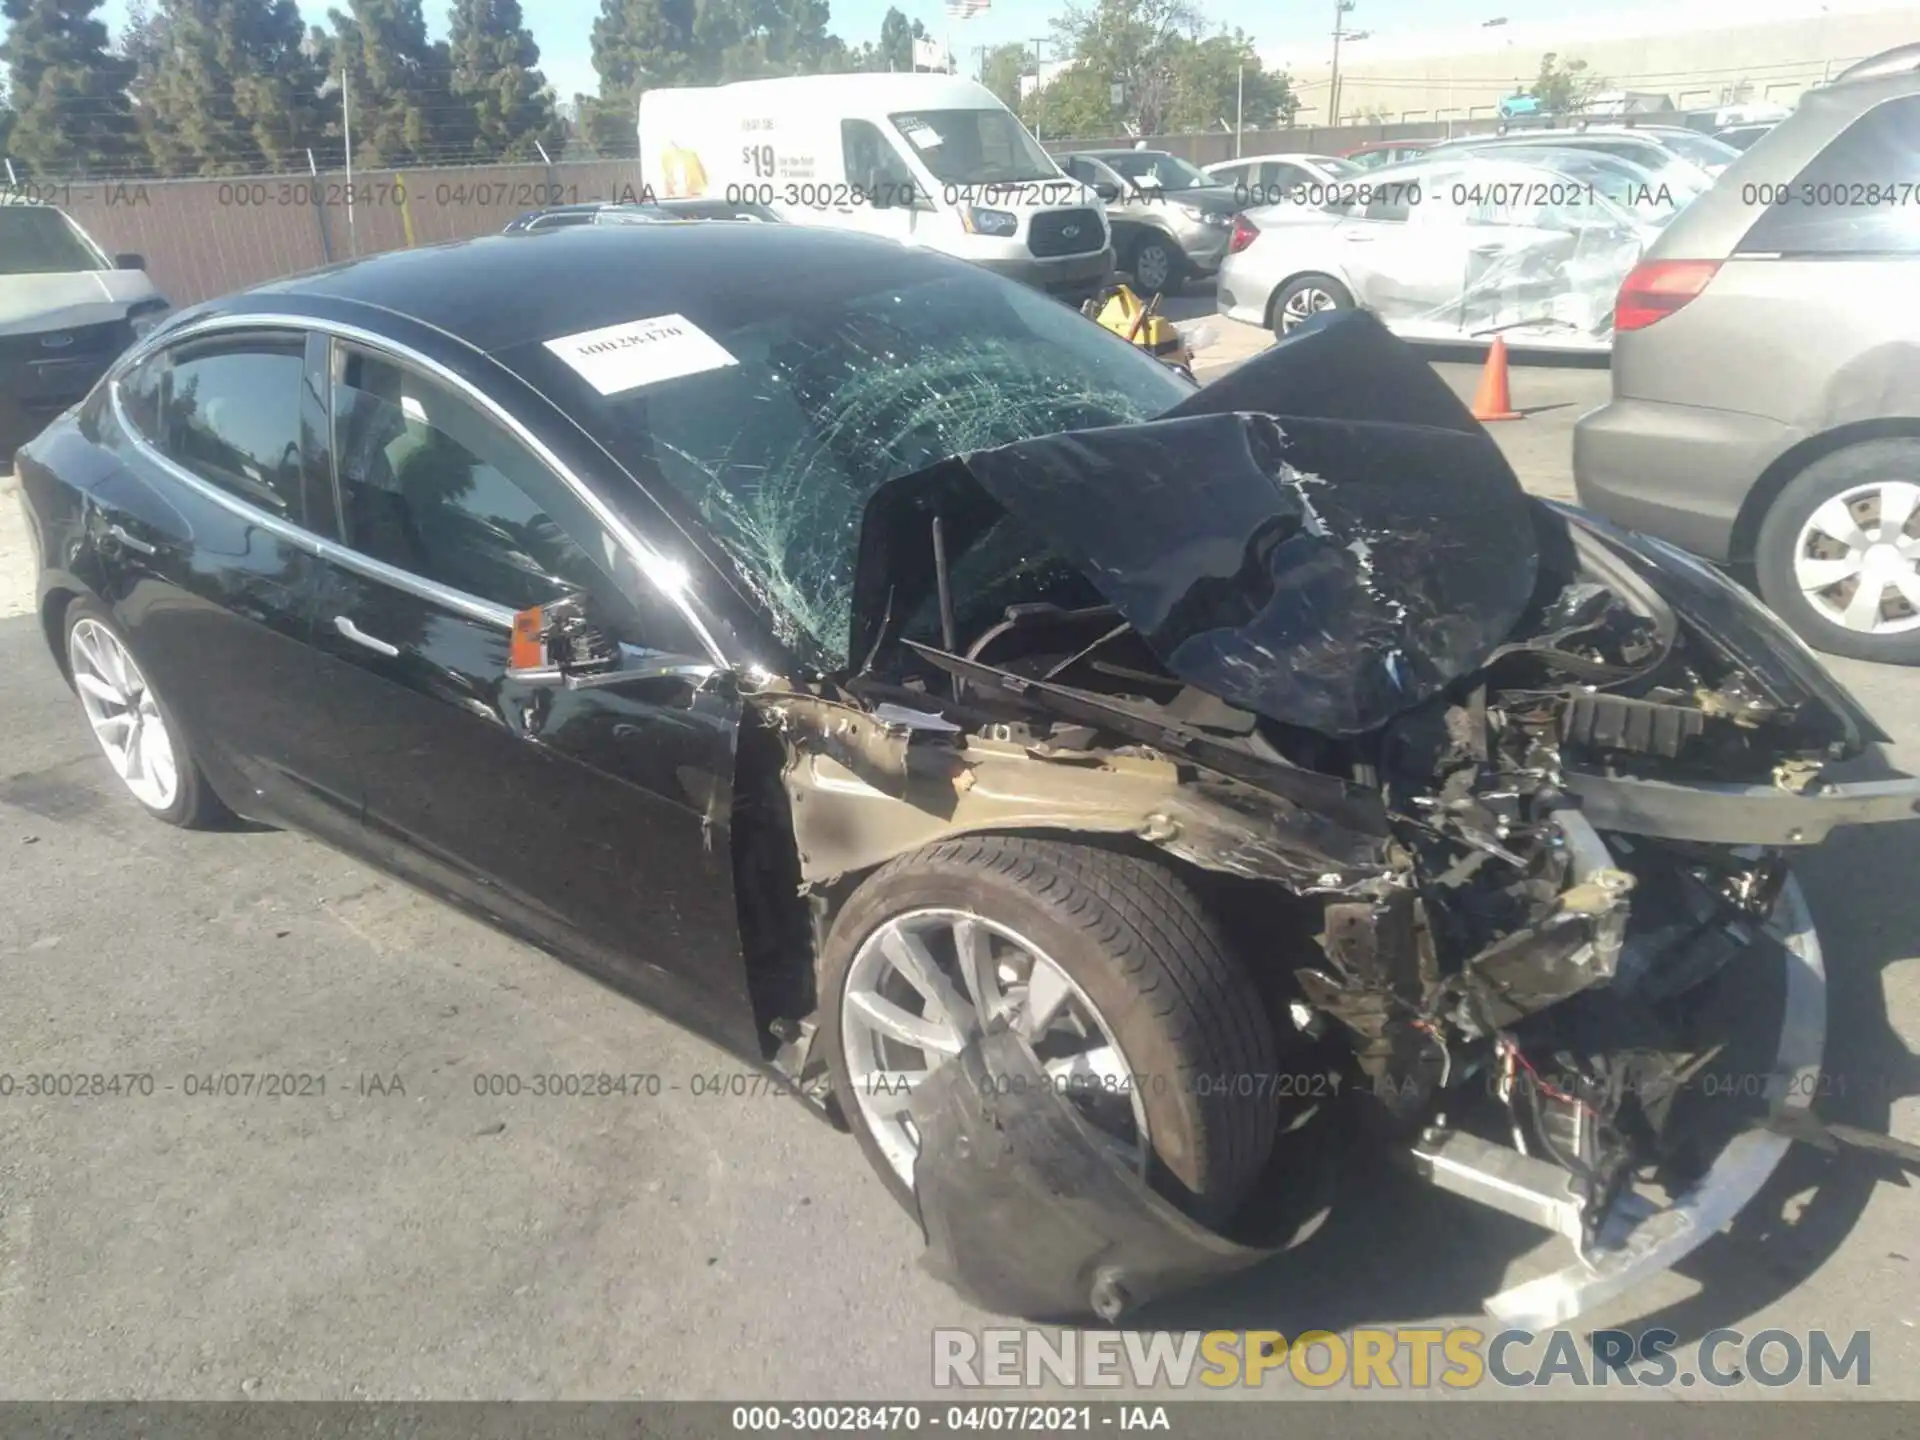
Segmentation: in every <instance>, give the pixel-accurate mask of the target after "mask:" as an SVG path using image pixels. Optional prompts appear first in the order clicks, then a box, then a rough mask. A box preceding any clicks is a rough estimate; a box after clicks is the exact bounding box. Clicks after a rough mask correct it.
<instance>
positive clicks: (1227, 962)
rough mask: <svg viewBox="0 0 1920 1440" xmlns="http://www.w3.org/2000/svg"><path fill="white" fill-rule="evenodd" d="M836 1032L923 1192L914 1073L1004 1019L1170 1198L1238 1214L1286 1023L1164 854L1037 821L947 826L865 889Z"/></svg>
mask: <svg viewBox="0 0 1920 1440" xmlns="http://www.w3.org/2000/svg"><path fill="white" fill-rule="evenodd" d="M821 972H822V973H821V986H820V995H821V998H822V1001H823V1004H822V1011H823V1018H822V1025H821V1040H822V1042H823V1043H824V1044H825V1046H826V1053H827V1058H828V1064H829V1066H830V1067H831V1070H832V1074H833V1082H834V1088H835V1091H836V1092H837V1094H838V1095H839V1097H840V1100H841V1105H842V1108H843V1109H844V1111H845V1112H846V1115H847V1118H848V1120H849V1122H850V1123H851V1125H852V1127H853V1130H854V1133H855V1134H856V1135H857V1136H858V1138H859V1141H860V1145H861V1148H862V1149H863V1150H864V1151H865V1152H866V1155H867V1158H868V1160H869V1161H871V1162H872V1164H873V1166H874V1169H875V1170H876V1171H877V1172H878V1173H879V1175H880V1178H881V1179H882V1180H883V1181H884V1182H885V1183H886V1185H887V1187H888V1189H889V1190H891V1191H892V1192H893V1194H894V1196H895V1197H896V1198H897V1199H899V1200H900V1201H901V1203H902V1204H903V1205H906V1206H907V1207H908V1208H909V1209H911V1208H913V1201H912V1197H913V1174H914V1165H915V1161H916V1159H917V1157H918V1155H919V1144H920V1140H919V1135H918V1133H917V1131H916V1129H915V1127H914V1124H913V1120H912V1118H911V1115H910V1113H909V1105H910V1101H911V1098H912V1094H913V1091H914V1089H915V1087H916V1086H917V1085H918V1084H919V1083H920V1082H922V1081H923V1080H925V1079H926V1077H927V1076H929V1075H931V1074H932V1073H933V1072H934V1071H935V1070H936V1069H938V1068H939V1067H940V1066H941V1065H943V1064H945V1063H946V1062H947V1061H948V1060H950V1059H951V1058H952V1057H953V1056H954V1055H956V1054H958V1053H959V1052H960V1051H961V1050H962V1049H963V1048H964V1047H965V1046H966V1045H967V1044H968V1043H970V1041H971V1040H972V1038H973V1037H975V1036H976V1035H978V1034H979V1033H980V1031H981V1029H982V1028H983V1026H984V1025H985V1024H986V1023H988V1022H989V1021H990V1020H991V1019H993V1018H997V1017H1002V1016H1004V1017H1006V1019H1007V1021H1008V1023H1009V1024H1010V1025H1011V1026H1012V1027H1013V1028H1014V1029H1015V1030H1017V1031H1019V1032H1020V1033H1021V1034H1022V1035H1023V1036H1024V1037H1025V1038H1026V1039H1027V1041H1028V1042H1029V1043H1030V1044H1031V1045H1032V1046H1033V1048H1034V1053H1035V1055H1036V1058H1037V1059H1038V1060H1039V1062H1040V1064H1041V1066H1042V1068H1043V1069H1044V1070H1045V1072H1046V1073H1047V1075H1048V1076H1049V1077H1050V1078H1051V1079H1052V1081H1053V1082H1054V1084H1055V1086H1056V1088H1057V1090H1058V1092H1059V1093H1060V1094H1061V1095H1063V1096H1064V1097H1065V1098H1066V1099H1067V1101H1068V1103H1070V1104H1072V1105H1073V1106H1074V1107H1075V1109H1076V1110H1077V1111H1078V1112H1079V1114H1080V1116H1081V1118H1083V1119H1084V1120H1086V1121H1087V1122H1088V1123H1089V1124H1090V1125H1091V1126H1092V1127H1093V1129H1094V1130H1095V1131H1096V1132H1098V1133H1099V1134H1100V1135H1101V1136H1102V1137H1103V1139H1104V1140H1105V1141H1106V1143H1107V1144H1108V1146H1109V1148H1110V1150H1111V1152H1112V1153H1113V1155H1114V1157H1115V1158H1116V1159H1118V1160H1119V1161H1120V1162H1121V1163H1123V1164H1125V1165H1128V1166H1129V1167H1131V1168H1133V1169H1134V1170H1135V1171H1136V1173H1138V1174H1139V1175H1140V1176H1141V1177H1142V1178H1143V1179H1144V1180H1146V1181H1147V1182H1148V1183H1149V1184H1151V1185H1153V1186H1154V1187H1155V1188H1156V1189H1158V1190H1159V1191H1160V1193H1161V1194H1163V1195H1165V1196H1166V1197H1167V1198H1168V1199H1169V1200H1171V1201H1173V1202H1174V1203H1175V1204H1176V1205H1178V1206H1180V1207H1181V1208H1182V1209H1184V1210H1185V1211H1186V1212H1187V1213H1188V1214H1190V1215H1192V1216H1193V1217H1194V1218H1195V1219H1197V1220H1199V1221H1200V1222H1201V1223H1203V1224H1217V1223H1219V1222H1221V1221H1223V1220H1225V1219H1226V1218H1227V1217H1228V1216H1230V1215H1231V1214H1232V1213H1233V1212H1234V1210H1236V1209H1237V1208H1238V1207H1239V1205H1240V1204H1241V1202H1242V1201H1244V1200H1245V1199H1246V1197H1247V1195H1248V1194H1249V1192H1250V1191H1251V1190H1252V1188H1253V1186H1254V1183H1255V1182H1256V1181H1257V1180H1258V1179H1259V1177H1260V1174H1261V1171H1262V1170H1263V1169H1264V1167H1265V1165H1266V1162H1267V1158H1268V1155H1269V1153H1270V1152H1271V1150H1272V1146H1273V1141H1274V1134H1275V1131H1276V1128H1277V1125H1278V1117H1279V1100H1278V1097H1277V1094H1276V1088H1275V1086H1274V1085H1273V1084H1271V1083H1270V1077H1271V1075H1272V1073H1273V1071H1274V1067H1275V1045H1274V1035H1273V1029H1272V1026H1271V1023H1270V1022H1269V1020H1268V1018H1267V1012H1266V1009H1265V1007H1264V1006H1263V1004H1262V1002H1261V997H1260V994H1259V992H1258V990H1257V989H1256V987H1255V986H1254V983H1253V980H1252V978H1251V977H1250V976H1249V975H1248V974H1247V973H1246V972H1245V970H1244V969H1242V968H1241V966H1240V965H1239V963H1238V962H1237V961H1236V960H1235V959H1234V958H1233V957H1232V956H1231V955H1230V954H1229V952H1228V948H1227V945H1226V942H1225V940H1224V938H1223V936H1222V934H1221V932H1220V930H1219V928H1218V926H1217V924H1216V922H1215V921H1214V920H1213V919H1212V918H1211V917H1210V916H1209V915H1208V914H1207V912H1206V911H1205V910H1204V909H1203V908H1202V906H1201V905H1200V903H1199V901H1198V900H1197V899H1196V897H1195V896H1194V895H1193V893H1192V892H1191V891H1190V890H1189V889H1188V888H1187V887H1186V886H1185V885H1184V884H1183V883H1182V882H1181V880H1180V878H1179V877H1178V876H1177V875H1176V874H1174V873H1173V871H1171V870H1170V869H1168V868H1167V867H1165V866H1164V865H1159V864H1155V863H1153V862H1151V861H1148V860H1144V859H1140V858H1137V857H1134V856H1130V855H1122V854H1117V853H1115V852H1112V851H1108V850H1101V849H1097V848H1095V847H1092V846H1088V845H1080V844H1073V843H1068V842H1063V841H1052V840H1037V839H1032V838H1029V837H1024V836H1010V835H978V836H967V837H962V838H959V839H954V840H948V841H942V842H940V843H939V844H936V845H931V846H928V847H927V848H926V849H924V850H920V851H917V852H915V853H914V854H911V855H906V856H903V857H901V858H900V859H898V860H894V861H891V862H890V863H888V864H887V865H885V866H882V867H881V868H880V869H879V870H877V871H875V872H874V873H873V874H872V875H871V876H869V877H868V878H867V879H866V880H865V881H864V882H862V884H861V885H860V886H859V888H858V889H856V890H855V891H854V893H853V894H852V895H851V896H850V897H849V898H848V900H847V903H846V905H845V906H844V907H843V908H842V910H841V912H840V914H839V916H838V917H837V918H836V919H835V921H834V924H833V929H832V932H831V934H830V935H829V937H828V941H827V944H826V947H825V950H824V952H823V954H822V957H821Z"/></svg>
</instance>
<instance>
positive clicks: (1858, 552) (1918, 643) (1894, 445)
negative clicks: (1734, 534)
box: [1754, 437, 1920, 665]
mask: <svg viewBox="0 0 1920 1440" xmlns="http://www.w3.org/2000/svg"><path fill="white" fill-rule="evenodd" d="M1754 569H1755V572H1756V576H1757V578H1758V580H1759V583H1760V593H1761V595H1762V597H1764V598H1765V600H1766V602H1767V604H1768V605H1770V606H1771V607H1772V608H1773V610H1774V612H1775V613H1776V614H1778V615H1779V616H1780V618H1781V619H1783V620H1785V621H1786V622H1787V623H1788V624H1789V625H1791V626H1792V627H1793V629H1794V630H1795V631H1796V632H1797V633H1798V634H1799V635H1800V637H1801V638H1802V639H1803V640H1805V641H1806V642H1807V643H1808V644H1809V645H1812V646H1813V647H1814V648H1815V649H1818V650H1825V651H1827V652H1829V653H1830V654H1834V655H1848V656H1852V657H1853V658H1854V659H1857V660H1879V661H1885V662H1888V663H1892V664H1904V665H1912V664H1920V439H1914V438H1911V437H1897V438H1893V439H1887V440H1869V441H1867V442H1865V443H1864V444H1860V445H1850V446H1848V447H1847V448H1846V449H1844V450H1837V451H1835V452H1834V453H1833V454H1831V455H1827V456H1823V457H1822V458H1821V459H1819V460H1816V461H1815V462H1814V463H1813V464H1811V465H1809V466H1808V467H1807V468H1806V469H1805V470H1803V471H1801V472H1800V474H1799V475H1797V476H1796V477H1794V479H1793V481H1792V483H1791V484H1789V485H1788V486H1787V488H1786V489H1784V490H1782V491H1781V492H1780V495H1779V498H1777V499H1776V500H1775V501H1774V502H1773V507H1772V509H1770V510H1769V511H1768V512H1767V518H1766V520H1765V522H1764V523H1762V525H1761V527H1760V536H1759V539H1758V540H1757V542H1756V543H1755V547H1754Z"/></svg>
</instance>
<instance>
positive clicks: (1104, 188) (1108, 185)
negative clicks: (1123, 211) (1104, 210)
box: [1093, 180, 1120, 205]
mask: <svg viewBox="0 0 1920 1440" xmlns="http://www.w3.org/2000/svg"><path fill="white" fill-rule="evenodd" d="M1093 193H1094V194H1096V195H1098V196H1099V197H1100V198H1101V199H1102V200H1104V201H1106V202H1107V203H1108V204H1109V205H1111V204H1112V203H1113V202H1114V201H1115V200H1118V199H1119V198H1120V187H1119V186H1118V185H1116V184H1114V183H1113V182H1112V181H1111V180H1101V181H1098V182H1096V183H1095V185H1094V187H1093Z"/></svg>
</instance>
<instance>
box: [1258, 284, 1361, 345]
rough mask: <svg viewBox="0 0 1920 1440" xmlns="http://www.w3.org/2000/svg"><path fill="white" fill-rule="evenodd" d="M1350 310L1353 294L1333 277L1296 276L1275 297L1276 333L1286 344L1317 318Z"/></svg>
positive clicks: (1274, 318)
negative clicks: (1329, 312)
mask: <svg viewBox="0 0 1920 1440" xmlns="http://www.w3.org/2000/svg"><path fill="white" fill-rule="evenodd" d="M1351 309H1353V292H1352V291H1351V290H1349V289H1347V287H1346V286H1344V285H1342V284H1341V283H1340V282H1339V281H1338V280H1336V279H1334V278H1333V276H1331V275H1300V276H1296V277H1295V278H1294V279H1292V280H1289V281H1288V282H1287V283H1286V284H1285V285H1283V286H1281V287H1280V291H1279V293H1278V294H1276V295H1275V296H1274V297H1273V321H1272V323H1273V333H1274V334H1275V335H1277V336H1279V337H1280V338H1281V339H1283V340H1284V339H1285V338H1286V337H1287V336H1289V335H1291V334H1292V333H1293V332H1294V330H1296V329H1297V328H1298V327H1300V326H1301V325H1304V324H1306V322H1307V321H1309V320H1311V319H1312V318H1313V317H1314V316H1316V315H1320V314H1324V313H1325V312H1326V311H1328V310H1351Z"/></svg>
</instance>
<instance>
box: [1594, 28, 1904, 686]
mask: <svg viewBox="0 0 1920 1440" xmlns="http://www.w3.org/2000/svg"><path fill="white" fill-rule="evenodd" d="M1916 174H1920V46H1908V47H1903V48H1902V49H1899V50H1895V51H1890V52H1888V53H1887V54H1886V55H1882V56H1877V57H1874V58H1873V59H1871V60H1866V61H1862V62H1861V63H1860V64H1859V65H1856V66H1854V67H1852V68H1851V69H1849V70H1847V71H1845V72H1843V73H1842V74H1841V75H1840V76H1839V77H1838V78H1837V79H1836V80H1835V81H1834V82H1833V83H1832V84H1830V85H1826V86H1823V87H1821V88H1819V89H1817V90H1813V91H1810V92H1808V94H1807V95H1806V96H1805V98H1804V99H1802V101H1801V103H1800V107H1799V108H1798V109H1797V110H1796V111H1795V112H1794V113H1793V114H1792V115H1790V116H1788V117H1787V118H1786V119H1785V120H1782V121H1781V122H1780V124H1779V126H1778V127H1777V128H1776V129H1775V131H1774V133H1773V134H1772V135H1770V136H1769V137H1768V139H1767V142H1766V144H1764V145H1758V146H1755V147H1754V148H1753V149H1751V150H1749V151H1747V152H1746V153H1745V154H1744V155H1742V156H1741V158H1740V159H1739V160H1738V161H1736V162H1735V163H1734V164H1733V165H1732V166H1731V167H1730V168H1729V169H1728V171H1727V173H1726V174H1725V175H1724V176H1722V177H1721V179H1720V182H1719V184H1717V185H1716V186H1715V187H1714V188H1713V189H1712V190H1711V191H1709V192H1708V193H1707V194H1705V195H1703V196H1701V197H1700V198H1699V199H1698V200H1696V201H1694V202H1693V204H1692V205H1690V206H1689V207H1688V208H1687V209H1686V210H1685V211H1684V212H1683V213H1682V214H1681V215H1680V216H1679V217H1678V218H1677V219H1676V220H1675V221H1674V222H1673V223H1672V224H1671V225H1669V226H1668V227H1667V228H1666V230H1665V231H1664V232H1663V233H1662V234H1661V235H1660V237H1659V239H1658V240H1657V241H1656V242H1655V243H1654V244H1653V246H1652V247H1651V248H1650V249H1649V250H1648V252H1647V255H1646V257H1645V259H1644V260H1643V261H1642V263H1641V264H1640V265H1639V266H1638V267H1636V268H1635V269H1634V271H1633V273H1632V274H1631V275H1629V276H1628V277H1627V278H1626V280H1625V282H1624V283H1623V284H1622V286H1621V288H1620V296H1619V302H1618V306H1617V311H1616V320H1615V324H1616V329H1617V331H1618V338H1617V341H1616V344H1615V347H1614V352H1613V397H1612V399H1611V401H1610V402H1609V403H1608V404H1606V405H1605V406H1602V407H1601V408H1600V409H1598V410H1595V411H1593V412H1592V413H1591V414H1588V415H1586V416H1583V417H1582V418H1581V420H1580V422H1579V424H1578V426H1577V427H1576V429H1575V431H1574V452H1573V453H1574V474H1575V479H1576V482H1577V484H1578V486H1579V491H1580V496H1581V499H1582V501H1583V502H1584V503H1585V504H1588V505H1590V506H1592V507H1593V508H1594V509H1596V510H1598V511H1600V512H1602V513H1603V514H1606V515H1609V516H1611V517H1613V518H1614V519H1617V520H1619V521H1621V522H1622V523H1624V524H1628V525H1632V526H1634V527H1636V528H1638V529H1643V530H1646V531H1649V532H1651V533H1653V534H1656V535H1660V536H1663V537H1665V538H1666V539H1669V540H1671V541H1674V542H1675V543H1677V544H1681V545H1684V546H1686V547H1687V548H1688V549H1690V550H1692V551H1694V552H1695V553H1696V554H1699V555H1703V556H1705V557H1707V558H1708V559H1711V560H1715V561H1721V562H1728V563H1732V564H1736V565H1741V566H1745V565H1751V566H1752V567H1753V570H1754V573H1755V576H1756V578H1757V580H1758V583H1759V587H1760V593H1761V594H1762V595H1763V596H1765V597H1766V600H1767V603H1768V604H1769V605H1771V606H1772V607H1773V608H1774V609H1775V610H1776V611H1778V612H1779V614H1780V615H1781V616H1782V617H1783V618H1784V619H1785V620H1787V621H1788V623H1790V624H1791V625H1792V626H1793V627H1794V629H1795V630H1797V631H1798V632H1799V633H1800V635H1802V636H1803V637H1804V638H1805V639H1806V640H1807V641H1808V642H1809V643H1810V644H1813V645H1815V646H1817V647H1818V648H1820V649H1822V650H1827V651H1831V652H1833V653H1835V654H1840V655H1851V656H1856V657H1858V658H1860V659H1866V660H1887V661H1898V662H1904V663H1909V664H1911V663H1915V662H1920V516H1916V514H1915V512H1916V511H1920V346H1917V345H1916V341H1915V335H1914V326H1913V316H1914V315H1915V313H1917V311H1916V307H1917V306H1920V227H1917V226H1916V225H1915V223H1914V216H1915V214H1916V213H1920V212H1917V211H1916V209H1915V207H1914V205H1913V204H1911V203H1902V200H1901V196H1902V191H1901V189H1900V186H1901V184H1902V177H1909V178H1906V179H1905V181H1904V183H1905V184H1906V185H1907V187H1908V188H1909V189H1911V185H1912V181H1911V178H1910V177H1912V176H1914V175H1916ZM1875 200H1878V201H1879V203H1877V204H1876V203H1873V202H1874V201H1875ZM1789 337H1790V338H1789Z"/></svg>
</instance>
